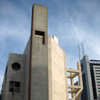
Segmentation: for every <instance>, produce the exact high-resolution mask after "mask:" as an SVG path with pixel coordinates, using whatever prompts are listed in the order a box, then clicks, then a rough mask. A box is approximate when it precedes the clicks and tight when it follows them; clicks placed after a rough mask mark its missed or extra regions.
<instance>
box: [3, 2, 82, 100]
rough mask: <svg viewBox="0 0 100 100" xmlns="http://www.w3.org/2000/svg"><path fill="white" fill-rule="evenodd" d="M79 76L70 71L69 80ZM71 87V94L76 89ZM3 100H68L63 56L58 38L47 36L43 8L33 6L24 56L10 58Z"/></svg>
mask: <svg viewBox="0 0 100 100" xmlns="http://www.w3.org/2000/svg"><path fill="white" fill-rule="evenodd" d="M67 71H68V70H67ZM69 71H71V70H69ZM74 73H76V74H74ZM78 74H79V75H80V72H79V71H75V72H74V70H72V71H71V75H72V76H71V79H72V78H73V77H74V76H76V75H78ZM80 77H81V76H80ZM72 85H73V87H71V86H70V87H71V88H72V91H70V92H71V93H73V91H74V90H75V89H76V88H77V87H76V86H75V87H74V84H72ZM70 87H69V88H70ZM79 89H80V87H78V88H77V91H78V90H79ZM74 92H75V91H74ZM80 92H81V91H79V93H78V94H77V97H78V95H80ZM75 94H76V92H75V93H74V95H73V97H74V99H76V97H75ZM74 99H73V100H74ZM2 100H68V86H67V75H66V55H65V52H64V51H63V50H62V49H61V48H60V47H59V44H58V39H57V38H56V37H55V36H54V37H50V36H48V20H47V8H46V7H45V6H41V5H37V4H34V5H33V8H32V24H31V36H30V39H29V41H28V43H27V46H26V48H25V51H24V54H21V55H19V54H10V56H9V60H8V63H7V69H6V72H5V78H4V82H3V86H2Z"/></svg>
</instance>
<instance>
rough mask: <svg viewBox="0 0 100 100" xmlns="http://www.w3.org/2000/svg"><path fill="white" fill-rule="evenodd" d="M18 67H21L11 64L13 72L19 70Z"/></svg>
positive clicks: (17, 64)
mask: <svg viewBox="0 0 100 100" xmlns="http://www.w3.org/2000/svg"><path fill="white" fill-rule="evenodd" d="M20 67H21V66H20V64H19V63H13V64H12V69H13V70H15V71H18V70H20Z"/></svg>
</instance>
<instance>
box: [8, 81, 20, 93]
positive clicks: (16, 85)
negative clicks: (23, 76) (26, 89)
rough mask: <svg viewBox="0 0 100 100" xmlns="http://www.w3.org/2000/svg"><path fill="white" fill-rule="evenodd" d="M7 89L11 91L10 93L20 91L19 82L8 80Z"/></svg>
mask: <svg viewBox="0 0 100 100" xmlns="http://www.w3.org/2000/svg"><path fill="white" fill-rule="evenodd" d="M9 91H10V92H12V93H15V92H16V93H18V92H20V82H17V81H10V82H9Z"/></svg>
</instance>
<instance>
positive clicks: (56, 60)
mask: <svg viewBox="0 0 100 100" xmlns="http://www.w3.org/2000/svg"><path fill="white" fill-rule="evenodd" d="M48 55H49V56H48V63H49V100H68V96H67V95H68V93H67V80H66V79H67V78H66V57H65V53H64V52H63V50H62V49H61V48H60V47H59V45H58V44H57V42H56V41H55V40H54V39H53V38H52V37H49V45H48Z"/></svg>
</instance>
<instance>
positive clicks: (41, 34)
mask: <svg viewBox="0 0 100 100" xmlns="http://www.w3.org/2000/svg"><path fill="white" fill-rule="evenodd" d="M35 35H39V36H42V37H43V40H42V43H43V44H45V32H43V31H35Z"/></svg>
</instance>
